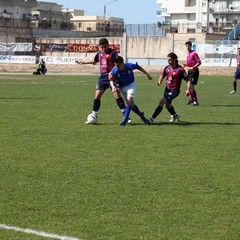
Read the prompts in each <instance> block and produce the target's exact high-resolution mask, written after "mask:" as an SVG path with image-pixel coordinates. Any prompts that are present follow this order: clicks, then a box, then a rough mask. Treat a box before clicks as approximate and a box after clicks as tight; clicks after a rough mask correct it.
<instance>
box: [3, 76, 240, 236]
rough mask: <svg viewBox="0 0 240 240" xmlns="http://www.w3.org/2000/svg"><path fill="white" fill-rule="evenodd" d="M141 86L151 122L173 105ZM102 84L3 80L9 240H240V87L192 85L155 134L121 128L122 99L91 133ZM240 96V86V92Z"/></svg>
mask: <svg viewBox="0 0 240 240" xmlns="http://www.w3.org/2000/svg"><path fill="white" fill-rule="evenodd" d="M157 79H158V76H154V80H153V81H148V80H147V79H146V78H145V77H144V76H142V75H141V76H140V75H139V76H137V77H136V83H137V94H136V97H135V102H136V104H137V105H138V106H139V108H140V109H141V110H142V111H144V112H145V115H146V117H149V116H150V115H151V114H152V113H153V111H154V110H155V108H156V106H157V104H158V102H159V99H160V98H161V97H162V95H163V90H164V87H163V86H161V87H158V86H157V84H156V81H157ZM96 82H97V76H68V75H66V76H53V75H46V76H25V75H0V108H1V110H0V112H1V118H0V124H1V129H0V139H1V144H0V239H1V240H2V239H4V240H5V239H6V240H16V239H18V240H26V239H27V240H39V239H50V238H54V239H62V240H63V239H65V240H67V239H68V240H73V239H75V240H76V239H79V240H80V239H81V240H100V239H101V240H108V239H109V240H130V239H131V240H133V239H134V240H135V239H136V240H139V239H143V240H160V239H162V240H175V239H176V240H195V239H197V240H212V239H214V240H226V239H231V240H232V239H234V240H235V239H236V240H237V239H240V231H239V229H240V207H239V206H240V178H239V172H240V150H239V149H240V147H239V144H240V143H239V140H240V137H239V136H240V111H239V110H240V94H234V95H231V94H229V92H230V91H231V90H232V77H224V76H201V77H200V80H199V84H198V85H197V88H196V89H197V92H198V96H199V103H200V105H199V106H198V107H192V106H187V105H186V102H187V98H186V97H185V96H184V91H185V89H186V84H185V82H183V84H182V91H181V94H180V95H179V97H178V98H176V99H175V100H174V101H173V105H174V107H175V110H176V111H177V112H178V113H179V114H180V116H181V121H180V122H177V123H169V119H170V116H169V113H168V112H167V111H166V109H163V112H162V113H161V114H160V115H159V117H158V118H157V119H156V120H155V122H154V124H153V125H151V126H149V125H145V124H144V123H143V122H141V120H140V119H139V117H138V116H137V115H134V113H131V118H132V120H133V123H132V124H130V125H127V126H125V127H121V126H119V122H120V121H121V120H122V114H121V112H120V111H119V109H118V108H117V105H116V103H115V100H114V97H113V94H112V93H111V92H110V91H109V90H107V92H106V94H105V95H104V96H103V98H102V104H101V110H100V112H99V124H97V125H90V126H89V125H85V124H84V122H85V121H86V117H87V115H88V114H89V113H91V110H92V102H93V97H94V90H95V85H96ZM239 84H240V83H239ZM64 236H65V238H64Z"/></svg>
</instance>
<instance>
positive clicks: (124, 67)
mask: <svg viewBox="0 0 240 240" xmlns="http://www.w3.org/2000/svg"><path fill="white" fill-rule="evenodd" d="M114 63H115V67H114V68H113V69H112V71H111V72H110V73H109V80H110V85H111V87H112V91H113V93H114V92H116V91H117V87H116V86H115V85H114V81H117V84H118V85H119V89H120V91H121V93H122V95H123V96H124V98H125V100H126V103H127V106H126V109H125V112H124V118H123V121H122V122H120V125H121V126H125V125H126V123H127V121H128V119H129V114H130V112H131V110H132V111H133V112H135V113H136V114H137V115H138V116H139V117H140V118H141V119H142V120H143V121H144V122H145V123H148V121H147V119H146V118H145V116H144V113H143V112H141V111H140V110H139V108H138V106H137V105H136V104H135V103H134V100H133V99H134V96H135V93H136V83H135V79H134V73H133V70H135V69H138V70H139V71H141V72H143V73H144V74H146V75H147V78H148V79H149V80H152V77H151V76H150V75H149V74H148V73H147V72H146V71H145V70H144V69H143V68H142V67H141V66H139V65H138V63H136V64H133V63H124V60H123V58H122V57H121V56H118V57H116V58H115V59H114Z"/></svg>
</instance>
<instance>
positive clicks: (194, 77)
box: [183, 41, 202, 106]
mask: <svg viewBox="0 0 240 240" xmlns="http://www.w3.org/2000/svg"><path fill="white" fill-rule="evenodd" d="M185 46H186V48H187V51H188V55H187V62H186V63H185V64H183V67H188V76H189V79H190V82H191V87H190V97H189V102H188V104H193V106H198V98H197V92H196V90H195V85H197V82H198V78H199V68H198V67H199V66H200V65H201V64H202V62H201V60H200V58H199V56H198V54H197V53H196V52H195V51H194V50H192V42H191V41H187V42H185Z"/></svg>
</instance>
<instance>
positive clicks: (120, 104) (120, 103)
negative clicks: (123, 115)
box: [116, 97, 125, 110]
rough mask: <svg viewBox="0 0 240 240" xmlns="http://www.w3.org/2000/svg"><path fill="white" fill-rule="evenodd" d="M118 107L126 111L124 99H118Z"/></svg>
mask: <svg viewBox="0 0 240 240" xmlns="http://www.w3.org/2000/svg"><path fill="white" fill-rule="evenodd" d="M116 102H117V105H118V107H119V108H120V109H121V110H124V109H125V103H124V100H123V98H122V97H120V98H117V99H116Z"/></svg>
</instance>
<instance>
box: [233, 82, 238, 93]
mask: <svg viewBox="0 0 240 240" xmlns="http://www.w3.org/2000/svg"><path fill="white" fill-rule="evenodd" d="M233 90H234V91H235V92H236V91H237V82H233Z"/></svg>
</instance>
